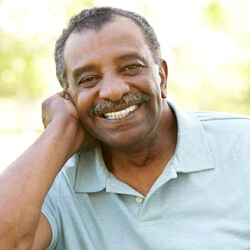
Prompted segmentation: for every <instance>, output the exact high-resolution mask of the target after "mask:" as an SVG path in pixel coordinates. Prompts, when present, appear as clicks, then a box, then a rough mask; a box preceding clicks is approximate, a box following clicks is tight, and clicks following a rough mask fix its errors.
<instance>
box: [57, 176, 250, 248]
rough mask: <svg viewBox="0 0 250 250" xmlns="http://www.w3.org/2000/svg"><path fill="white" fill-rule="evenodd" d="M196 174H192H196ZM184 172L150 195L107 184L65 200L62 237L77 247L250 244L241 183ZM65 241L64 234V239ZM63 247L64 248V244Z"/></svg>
mask: <svg viewBox="0 0 250 250" xmlns="http://www.w3.org/2000/svg"><path fill="white" fill-rule="evenodd" d="M190 178H191V177H190ZM190 178H187V176H185V175H179V176H178V178H177V179H172V180H170V181H169V182H168V183H165V184H164V185H162V186H161V187H159V188H158V189H157V190H156V191H155V192H154V193H153V194H152V195H150V196H148V197H147V198H146V199H143V198H138V196H136V195H132V194H118V193H113V192H110V193H108V192H106V191H105V190H103V191H102V192H98V193H76V194H75V196H74V199H75V202H69V201H68V200H67V199H66V197H65V199H60V202H62V204H59V206H63V207H67V210H68V213H65V211H64V212H61V214H60V211H59V217H60V223H61V226H60V228H59V232H60V233H59V234H60V235H61V237H59V239H64V240H62V241H61V242H59V244H58V246H60V244H64V245H66V246H65V247H66V249H72V245H71V244H72V242H74V244H78V245H77V246H74V249H82V248H84V249H126V250H127V249H159V250H161V249H177V250H178V249H220V250H221V249H249V248H250V238H249V235H250V198H249V195H248V194H247V192H246V188H243V187H241V186H239V185H236V183H231V185H230V186H229V185H227V186H225V183H224V182H223V183H220V182H219V180H214V179H212V178H208V179H206V183H205V180H204V181H203V182H194V181H193V180H192V178H191V179H190ZM59 241H60V240H59ZM58 249H63V247H62V246H61V248H58Z"/></svg>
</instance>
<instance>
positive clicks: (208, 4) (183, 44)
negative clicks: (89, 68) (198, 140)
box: [0, 0, 250, 172]
mask: <svg viewBox="0 0 250 250" xmlns="http://www.w3.org/2000/svg"><path fill="white" fill-rule="evenodd" d="M93 6H114V7H121V8H125V9H128V10H132V11H136V12H139V13H141V14H142V15H144V16H145V17H146V18H147V19H148V20H149V22H150V23H151V24H152V26H153V27H154V28H155V31H156V33H157V35H158V38H159V40H160V43H161V46H162V57H163V58H164V59H166V60H167V62H168V65H169V79H168V96H169V99H171V100H173V101H175V102H176V103H177V104H179V106H181V107H182V108H185V109H191V110H215V111H224V112H234V113H240V114H246V115H250V46H249V44H250V32H249V25H250V15H249V13H250V1H249V0H234V1H233V0H220V1H219V0H218V1H211V0H189V1H185V0H174V1H173V0H171V1H170V0H165V1H162V0H154V1H150V0H137V1H135V0H127V1H124V0H99V1H98V0H96V1H94V0H89V1H87V0H86V1H84V0H83V1H75V0H60V1H58V0H43V1H38V0H22V1H19V0H0V37H1V39H0V58H1V62H0V114H1V116H0V152H1V155H0V157H1V164H0V172H1V170H2V169H4V168H5V167H6V166H7V165H8V164H9V163H10V162H12V161H13V160H14V159H15V158H16V157H17V156H18V155H19V154H20V153H21V152H22V151H23V150H24V149H25V148H26V147H27V146H28V145H29V144H30V143H31V142H32V141H34V139H35V138H36V137H37V136H38V135H39V133H41V131H42V130H43V126H42V123H41V119H40V117H41V109H40V105H41V102H42V100H43V99H45V98H46V97H48V96H50V95H52V94H54V93H55V92H59V91H61V88H60V86H59V83H58V82H57V80H56V77H55V66H54V61H53V53H54V43H55V41H56V39H57V37H58V36H59V35H60V33H61V31H62V29H63V28H64V27H65V25H66V23H67V21H68V19H69V18H70V17H71V16H72V15H73V14H76V13H78V12H79V11H80V10H81V9H83V8H88V7H93Z"/></svg>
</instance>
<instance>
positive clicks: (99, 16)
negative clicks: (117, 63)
mask: <svg viewBox="0 0 250 250" xmlns="http://www.w3.org/2000/svg"><path fill="white" fill-rule="evenodd" d="M116 16H123V17H127V18H129V19H131V20H133V21H134V22H135V23H136V24H138V25H139V27H140V28H141V30H142V32H143V34H144V36H145V40H146V42H147V44H148V46H149V49H150V50H151V53H152V56H153V58H154V61H155V62H156V63H157V64H159V63H160V61H161V49H160V44H159V41H158V39H157V37H156V34H155V32H154V30H153V28H152V27H151V26H150V24H149V23H148V22H147V20H146V19H145V18H144V17H143V16H141V15H139V14H137V13H134V12H131V11H127V10H123V9H118V8H113V7H99V8H91V9H85V10H82V11H81V12H80V13H79V14H77V15H76V16H73V17H72V18H71V19H70V22H69V25H68V27H67V28H65V29H64V30H63V31H62V34H61V36H60V37H59V38H58V40H57V41H56V46H55V55H54V56H55V63H56V76H57V79H58V81H59V83H60V84H61V86H62V87H63V88H64V89H66V88H68V82H67V76H66V71H65V62H64V58H63V51H64V47H65V43H66V41H67V39H68V37H69V36H70V34H71V33H73V32H81V31H82V30H84V29H94V30H100V29H101V28H102V27H103V25H104V24H106V23H108V22H111V21H113V20H114V18H115V17H116Z"/></svg>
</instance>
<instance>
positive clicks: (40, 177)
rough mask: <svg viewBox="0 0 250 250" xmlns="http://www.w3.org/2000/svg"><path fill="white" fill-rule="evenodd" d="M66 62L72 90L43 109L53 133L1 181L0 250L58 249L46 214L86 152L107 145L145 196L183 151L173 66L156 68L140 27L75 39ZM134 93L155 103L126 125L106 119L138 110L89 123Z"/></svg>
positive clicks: (122, 26) (110, 158)
mask: <svg viewBox="0 0 250 250" xmlns="http://www.w3.org/2000/svg"><path fill="white" fill-rule="evenodd" d="M128 55H129V56H128ZM131 55H133V56H131ZM135 55H136V56H135ZM64 56H65V63H66V70H67V77H68V81H69V88H68V89H67V90H66V91H63V92H61V93H59V94H56V95H54V96H52V97H50V98H48V99H47V100H46V101H45V102H44V103H43V106H42V109H43V123H44V126H45V128H46V129H45V130H44V132H43V133H42V134H41V135H40V136H39V138H38V139H37V140H36V141H35V142H34V144H32V145H31V146H30V147H29V148H28V149H27V150H26V151H25V152H24V153H23V154H22V155H21V156H20V157H19V158H18V159H17V160H16V161H15V162H13V163H12V164H11V165H10V166H9V167H8V168H7V169H6V170H5V171H4V172H3V173H2V174H1V175H0V249H6V250H8V249H36V250H37V249H46V247H47V246H48V245H49V244H50V241H51V237H52V233H51V228H50V225H49V223H48V221H47V219H46V218H45V217H44V216H43V215H42V214H41V212H40V211H41V206H42V204H43V201H44V198H45V196H46V194H47V193H48V191H49V189H50V187H51V185H52V183H53V181H54V179H55V177H56V175H57V174H58V172H59V171H60V170H61V168H62V167H63V165H64V164H65V163H66V161H67V160H68V159H69V158H70V157H71V156H72V155H73V154H74V153H76V152H77V151H78V150H79V149H80V148H81V147H82V146H84V147H85V148H88V149H89V148H91V147H94V146H96V145H97V144H100V145H101V148H102V150H103V156H104V160H105V163H106V165H107V168H108V169H109V171H111V172H112V173H113V174H114V175H115V176H116V177H117V178H118V179H120V180H122V181H124V182H125V183H127V184H128V185H130V186H131V187H133V188H134V189H136V190H137V191H138V192H140V193H142V194H143V195H144V196H146V195H147V193H148V191H149V190H150V188H151V187H152V185H153V183H154V182H155V180H156V179H157V177H158V176H159V175H160V174H161V172H162V170H163V169H164V167H165V166H166V164H167V163H168V161H169V159H170V158H171V156H172V155H173V153H174V150H175V146H176V138H177V126H176V119H175V117H174V115H173V114H172V112H171V110H170V108H169V106H168V105H167V103H166V101H165V98H166V96H167V94H166V81H167V65H166V62H165V61H163V62H162V63H161V64H160V65H157V64H156V63H155V62H154V60H153V57H152V54H151V52H150V50H149V48H148V46H147V44H146V42H145V40H144V37H143V34H142V32H141V30H140V28H139V27H138V26H137V25H136V24H135V23H133V22H132V21H131V20H129V19H126V18H120V17H119V18H117V19H115V21H113V22H111V23H108V24H106V25H104V27H103V28H102V29H101V30H99V31H97V32H96V31H93V30H87V31H84V32H82V33H79V34H76V33H74V34H72V35H70V37H69V38H68V40H67V43H66V47H65V51H64ZM87 65H88V67H86V66H87ZM89 66H91V67H89ZM83 67H84V68H85V71H84V72H83V71H82V69H83ZM79 68H80V69H81V70H79ZM76 69H78V70H76ZM76 71H77V74H76ZM79 82H81V84H79ZM129 93H144V94H147V95H149V96H150V97H151V99H150V101H149V102H141V103H136V105H138V108H137V109H136V110H134V111H133V112H132V113H130V114H128V115H127V116H126V117H124V118H121V119H114V120H109V119H106V118H105V116H104V114H105V113H106V112H110V111H118V110H122V109H124V108H127V107H128V106H131V105H134V103H132V104H129V105H124V104H123V105H119V106H117V107H116V108H114V109H112V110H105V111H103V112H101V113H99V114H97V115H96V116H93V117H92V116H90V115H89V112H90V110H91V109H92V108H93V106H95V105H96V104H97V103H99V102H100V101H102V100H108V101H112V102H115V101H119V100H120V99H121V98H122V96H124V95H126V94H129Z"/></svg>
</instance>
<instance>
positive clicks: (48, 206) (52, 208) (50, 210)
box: [41, 178, 59, 250]
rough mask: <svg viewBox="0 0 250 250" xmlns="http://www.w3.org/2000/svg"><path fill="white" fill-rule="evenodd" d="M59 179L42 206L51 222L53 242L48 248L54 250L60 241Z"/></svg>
mask: <svg viewBox="0 0 250 250" xmlns="http://www.w3.org/2000/svg"><path fill="white" fill-rule="evenodd" d="M57 184H58V178H56V179H55V181H54V183H53V185H52V186H51V188H50V190H49V192H48V194H47V196H46V198H45V200H44V203H43V206H42V211H41V212H42V213H43V214H44V216H45V217H46V218H47V220H48V221H49V224H50V227H51V230H52V240H51V243H50V245H49V247H48V248H47V249H48V250H52V249H55V248H56V245H57V241H58V230H59V229H58V223H57V219H56V218H57V214H58V213H57V193H58V188H57V186H58V185H57Z"/></svg>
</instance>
